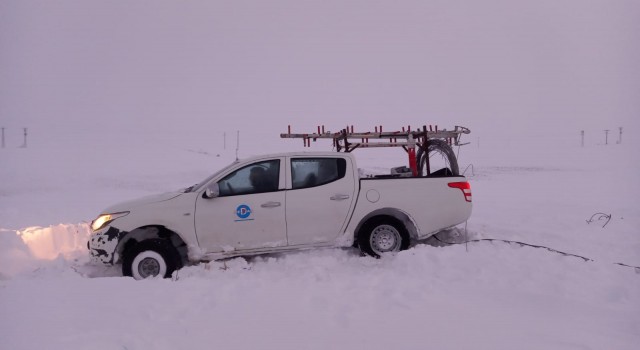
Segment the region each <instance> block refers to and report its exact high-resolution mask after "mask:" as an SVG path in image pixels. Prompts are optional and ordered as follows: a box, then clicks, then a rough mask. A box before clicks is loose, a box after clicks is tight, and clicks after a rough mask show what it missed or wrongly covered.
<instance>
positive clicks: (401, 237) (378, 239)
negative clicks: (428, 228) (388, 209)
mask: <svg viewBox="0 0 640 350" xmlns="http://www.w3.org/2000/svg"><path fill="white" fill-rule="evenodd" d="M358 245H359V246H360V250H361V251H362V252H363V253H365V254H367V255H371V256H373V257H376V258H379V257H380V256H381V255H382V254H384V253H389V252H397V251H400V250H405V249H407V248H408V247H409V234H408V233H407V230H406V228H405V227H404V225H402V223H400V222H399V221H398V220H396V219H394V218H387V217H380V218H373V219H371V220H369V221H368V222H367V223H365V224H364V225H363V226H362V228H361V229H360V234H359V235H358Z"/></svg>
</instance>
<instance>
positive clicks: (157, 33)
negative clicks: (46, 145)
mask: <svg viewBox="0 0 640 350" xmlns="http://www.w3.org/2000/svg"><path fill="white" fill-rule="evenodd" d="M638 62H640V1H636V0H628V1H622V0H601V1H594V0H536V1H530V0H528V1H518V0H484V1H472V0H468V1H462V0H458V1H456V0H442V1H429V0H421V1H343V0H342V1H301V0H297V1H296V0H285V1H237V0H236V1H69V0H58V1H28V0H27V1H23V0H19V1H14V0H2V1H0V124H2V126H7V127H22V126H30V127H38V125H49V124H56V125H62V126H67V125H68V126H69V127H75V126H78V125H79V126H81V127H84V126H87V125H93V124H102V125H116V126H117V125H127V126H129V127H131V128H144V127H145V126H146V125H150V126H153V127H154V128H162V127H175V126H176V125H199V126H200V125H202V126H206V127H211V128H213V127H216V126H221V125H222V126H224V127H232V126H237V125H244V126H247V125H256V126H258V127H269V126H271V125H275V126H276V127H277V128H278V129H284V128H285V127H286V124H288V123H291V124H294V125H300V126H305V127H306V126H311V125H316V124H318V123H325V124H327V125H340V126H342V125H344V124H345V123H356V124H359V125H363V126H366V127H368V126H373V125H378V124H385V125H389V126H390V127H394V126H396V125H403V124H410V123H413V124H414V125H416V124H422V123H431V122H433V123H438V124H440V125H445V126H452V125H455V124H462V125H468V126H470V127H472V128H475V129H477V130H487V129H489V128H494V127H500V128H503V129H509V128H517V129H522V128H542V127H568V128H572V129H581V128H594V129H602V128H614V127H617V126H623V125H624V126H627V127H637V126H638V125H639V124H640V123H638V119H640V65H639V64H638ZM363 128H364V127H363Z"/></svg>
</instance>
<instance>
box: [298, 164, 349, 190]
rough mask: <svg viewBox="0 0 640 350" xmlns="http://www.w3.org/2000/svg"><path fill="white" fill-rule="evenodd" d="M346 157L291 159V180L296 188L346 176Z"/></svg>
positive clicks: (321, 183) (320, 184)
mask: <svg viewBox="0 0 640 350" xmlns="http://www.w3.org/2000/svg"><path fill="white" fill-rule="evenodd" d="M346 170H347V161H346V160H345V159H344V158H295V159H292V160H291V180H292V188H293V189H294V190H297V189H302V188H309V187H316V186H322V185H326V184H328V183H331V182H334V181H337V180H339V179H341V178H343V177H344V175H345V173H346Z"/></svg>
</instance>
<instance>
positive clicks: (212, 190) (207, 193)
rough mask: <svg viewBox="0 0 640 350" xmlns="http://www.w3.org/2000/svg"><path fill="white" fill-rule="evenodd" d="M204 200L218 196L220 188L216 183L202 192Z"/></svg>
mask: <svg viewBox="0 0 640 350" xmlns="http://www.w3.org/2000/svg"><path fill="white" fill-rule="evenodd" d="M202 196H203V197H204V198H207V199H211V198H216V197H219V196H220V186H219V185H218V183H217V182H216V183H212V184H210V185H209V186H207V188H206V189H205V190H204V194H203V195H202Z"/></svg>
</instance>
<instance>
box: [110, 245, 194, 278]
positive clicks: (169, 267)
mask: <svg viewBox="0 0 640 350" xmlns="http://www.w3.org/2000/svg"><path fill="white" fill-rule="evenodd" d="M181 265H182V264H181V263H180V256H179V255H178V252H177V251H176V249H175V248H174V247H173V246H172V245H171V243H170V242H168V241H166V240H162V239H149V240H146V241H142V242H140V243H138V244H136V245H135V246H133V247H132V248H131V249H129V250H128V251H126V252H125V254H124V257H123V261H122V274H123V275H124V276H132V277H133V278H135V279H136V280H142V279H145V278H147V277H153V276H158V275H160V276H163V277H164V278H168V277H171V274H172V273H173V271H175V270H177V269H179V268H180V267H182V266H181Z"/></svg>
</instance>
